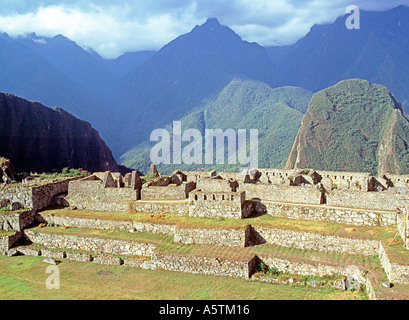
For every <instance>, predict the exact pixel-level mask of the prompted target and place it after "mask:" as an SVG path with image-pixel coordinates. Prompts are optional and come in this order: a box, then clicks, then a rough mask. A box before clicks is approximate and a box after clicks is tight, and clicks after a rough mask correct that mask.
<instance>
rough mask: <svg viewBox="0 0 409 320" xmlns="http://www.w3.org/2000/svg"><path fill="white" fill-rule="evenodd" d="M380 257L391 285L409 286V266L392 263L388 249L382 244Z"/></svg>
mask: <svg viewBox="0 0 409 320" xmlns="http://www.w3.org/2000/svg"><path fill="white" fill-rule="evenodd" d="M378 257H379V260H380V262H381V264H382V268H383V269H384V271H385V273H386V275H387V276H388V279H389V281H390V282H391V283H399V284H406V285H408V284H409V266H406V265H405V266H403V265H399V264H397V263H393V262H391V261H390V259H389V257H388V252H387V248H385V246H384V245H382V243H380V245H379V254H378Z"/></svg>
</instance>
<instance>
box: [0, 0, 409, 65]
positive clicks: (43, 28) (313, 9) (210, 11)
mask: <svg viewBox="0 0 409 320" xmlns="http://www.w3.org/2000/svg"><path fill="white" fill-rule="evenodd" d="M350 4H356V5H358V6H359V7H360V8H361V9H362V10H385V9H390V8H393V7H396V6H398V5H399V4H406V5H409V0H404V1H395V0H385V1H372V0H357V1H347V0H333V1H327V0H290V1H288V0H257V1H254V0H193V1H192V0H155V1H145V0H125V1H123V0H109V1H108V0H98V1H96V0H93V1H88V0H70V1H68V0H59V1H58V0H57V1H55V0H54V1H51V0H42V1H32V0H31V1H27V0H13V1H9V0H0V7H1V8H2V10H1V13H0V31H2V32H7V33H8V34H9V35H11V36H17V35H19V34H25V33H31V32H35V33H37V34H38V35H42V36H54V35H57V34H62V35H64V36H66V37H68V38H70V39H72V40H74V41H75V42H77V43H78V44H79V45H81V46H84V47H92V48H93V49H94V50H96V51H97V52H98V53H100V54H101V55H102V56H104V57H107V58H114V57H116V56H118V55H120V54H122V53H124V52H126V51H138V50H158V49H160V48H161V47H162V46H163V45H165V44H166V43H168V42H169V41H171V40H173V39H174V38H176V37H177V36H179V35H181V34H184V33H187V32H189V31H190V30H191V29H192V28H193V27H194V26H195V25H198V24H202V23H204V22H205V21H206V19H207V18H209V17H216V18H218V19H219V21H220V22H221V23H222V24H224V25H228V26H229V27H231V28H232V29H233V30H234V31H235V32H236V33H238V34H239V35H240V36H241V37H242V38H243V39H244V40H247V41H250V42H258V43H259V44H261V45H275V44H290V43H293V42H295V41H296V40H298V39H299V38H301V37H302V36H304V35H305V34H306V33H307V32H308V31H309V29H310V28H311V27H312V26H313V25H314V24H322V23H331V22H333V21H334V20H335V19H336V18H337V17H338V16H340V15H343V14H345V9H346V7H347V6H348V5H350Z"/></svg>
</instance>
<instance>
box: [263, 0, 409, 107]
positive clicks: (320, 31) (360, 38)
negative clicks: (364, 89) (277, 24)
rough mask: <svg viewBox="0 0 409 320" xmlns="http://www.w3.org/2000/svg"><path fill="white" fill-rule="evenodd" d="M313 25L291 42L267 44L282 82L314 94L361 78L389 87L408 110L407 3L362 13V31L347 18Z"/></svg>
mask: <svg viewBox="0 0 409 320" xmlns="http://www.w3.org/2000/svg"><path fill="white" fill-rule="evenodd" d="M347 16H348V15H345V16H343V17H339V18H338V19H337V20H336V21H335V22H334V23H333V24H326V25H315V26H313V27H312V28H311V30H310V32H309V33H308V34H307V35H306V36H305V37H303V38H302V39H300V40H299V41H297V43H295V44H294V45H291V46H284V47H271V48H266V50H267V52H268V53H269V56H270V58H271V59H272V60H273V61H276V66H277V69H278V74H279V77H280V81H279V82H280V85H281V86H284V85H292V86H299V87H302V88H305V89H308V90H310V91H313V92H318V91H319V90H322V89H325V88H327V87H330V86H332V85H335V84H336V83H338V82H339V81H341V80H346V79H351V78H361V79H365V80H368V81H370V82H372V83H379V84H381V85H384V86H386V87H388V88H389V89H390V90H391V91H392V93H393V95H394V96H395V97H396V98H397V99H398V100H399V101H400V102H401V103H402V105H403V107H404V109H405V111H406V112H409V93H408V90H407V87H408V85H409V64H408V63H407V61H409V7H407V6H403V5H402V6H399V7H397V8H395V9H392V10H388V11H384V12H366V11H362V10H361V11H360V29H359V30H355V29H354V30H349V29H347V28H346V26H345V22H346V17H347Z"/></svg>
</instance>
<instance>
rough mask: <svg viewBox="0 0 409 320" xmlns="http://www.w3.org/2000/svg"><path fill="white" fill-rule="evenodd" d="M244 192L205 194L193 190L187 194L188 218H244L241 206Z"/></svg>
mask: <svg viewBox="0 0 409 320" xmlns="http://www.w3.org/2000/svg"><path fill="white" fill-rule="evenodd" d="M245 197H246V195H245V192H205V191H200V190H194V191H192V192H191V193H190V194H189V216H191V217H208V218H220V217H222V218H229V219H242V218H245V216H244V215H243V212H242V205H243V204H244V201H245Z"/></svg>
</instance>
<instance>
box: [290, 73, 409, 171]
mask: <svg viewBox="0 0 409 320" xmlns="http://www.w3.org/2000/svg"><path fill="white" fill-rule="evenodd" d="M408 146H409V120H408V115H407V114H406V113H405V112H404V111H403V110H402V106H401V104H400V103H399V102H398V101H397V100H396V99H395V98H394V97H393V96H392V94H391V93H390V91H389V90H388V89H387V88H386V87H384V86H381V85H377V84H372V83H370V82H368V81H365V80H361V79H350V80H345V81H341V82H340V83H338V84H336V85H335V86H333V87H330V88H328V89H325V90H322V91H320V92H318V93H316V94H315V95H314V96H313V98H312V100H311V102H310V104H309V107H308V111H307V113H306V114H305V116H304V118H303V120H302V125H301V128H300V130H299V132H298V135H297V138H296V140H295V143H294V145H293V149H292V151H291V153H290V155H289V158H288V161H287V165H286V168H287V169H296V168H314V169H316V170H328V171H348V172H370V173H371V174H377V173H392V174H407V173H409V165H408V163H409V161H408V160H409V148H408Z"/></svg>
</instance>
